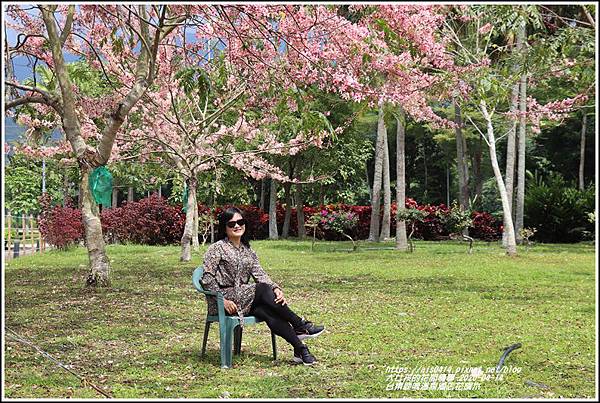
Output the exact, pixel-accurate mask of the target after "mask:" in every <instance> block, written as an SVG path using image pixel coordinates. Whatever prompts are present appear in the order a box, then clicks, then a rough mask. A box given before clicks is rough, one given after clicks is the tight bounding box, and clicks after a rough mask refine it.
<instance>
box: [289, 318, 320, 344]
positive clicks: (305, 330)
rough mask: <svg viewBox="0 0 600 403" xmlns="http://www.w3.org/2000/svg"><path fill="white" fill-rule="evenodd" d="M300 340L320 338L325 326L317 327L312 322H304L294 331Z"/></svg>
mask: <svg viewBox="0 0 600 403" xmlns="http://www.w3.org/2000/svg"><path fill="white" fill-rule="evenodd" d="M294 330H295V331H296V335H297V336H298V338H299V339H300V340H304V339H312V338H314V337H317V336H319V335H320V334H321V333H323V331H324V330H325V327H323V326H315V325H314V324H313V323H312V322H309V321H307V320H304V319H303V320H302V325H300V326H299V327H297V328H295V329H294Z"/></svg>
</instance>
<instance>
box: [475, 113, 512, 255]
mask: <svg viewBox="0 0 600 403" xmlns="http://www.w3.org/2000/svg"><path fill="white" fill-rule="evenodd" d="M481 110H482V112H483V117H484V118H485V120H486V123H487V137H488V138H487V141H488V146H489V148H490V160H491V162H492V169H493V170H494V176H495V177H496V183H497V184H498V190H499V191H500V198H501V199H502V214H503V215H504V222H505V223H506V225H507V227H508V228H507V229H508V231H507V233H506V253H507V254H508V255H509V256H516V255H517V243H516V239H515V230H514V227H513V221H512V214H511V211H510V205H509V203H508V195H507V194H506V186H505V185H504V179H503V178H502V172H500V167H499V165H498V157H497V156H496V138H495V135H494V127H493V125H492V118H491V117H490V115H489V114H488V111H487V107H486V104H485V101H481Z"/></svg>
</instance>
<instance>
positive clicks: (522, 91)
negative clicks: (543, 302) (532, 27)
mask: <svg viewBox="0 0 600 403" xmlns="http://www.w3.org/2000/svg"><path fill="white" fill-rule="evenodd" d="M525 29H526V28H525V25H524V24H523V25H521V27H520V29H519V33H518V35H520V36H521V38H522V40H523V42H525V38H526V35H527V32H526V31H525ZM519 112H520V115H521V118H520V121H519V156H518V172H517V211H516V226H515V237H516V239H517V242H519V243H521V241H522V239H521V236H520V235H519V231H520V230H521V229H522V228H523V213H524V207H525V145H526V142H525V140H526V134H527V122H526V120H525V113H526V112H527V74H526V73H523V74H522V75H521V80H520V84H519Z"/></svg>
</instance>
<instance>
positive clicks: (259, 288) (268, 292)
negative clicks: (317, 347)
mask: <svg viewBox="0 0 600 403" xmlns="http://www.w3.org/2000/svg"><path fill="white" fill-rule="evenodd" d="M250 314H251V315H254V316H256V317H257V318H259V319H262V320H264V321H265V322H267V326H269V328H270V329H271V330H272V331H273V333H275V334H276V335H278V336H281V337H283V338H284V339H285V340H286V341H287V342H288V343H290V344H291V345H292V346H294V347H300V346H301V345H302V341H300V339H299V338H298V336H297V335H296V332H295V331H294V327H298V326H299V325H300V324H301V323H302V318H300V317H299V316H298V315H296V314H295V313H294V312H293V311H292V310H291V309H290V308H289V307H288V306H287V305H282V304H277V303H275V293H274V292H273V289H272V288H271V286H270V285H268V284H265V283H258V284H256V291H255V294H254V301H252V306H251V307H250Z"/></svg>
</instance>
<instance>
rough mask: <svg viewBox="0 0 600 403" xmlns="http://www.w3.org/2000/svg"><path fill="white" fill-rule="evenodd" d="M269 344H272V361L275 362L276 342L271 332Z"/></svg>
mask: <svg viewBox="0 0 600 403" xmlns="http://www.w3.org/2000/svg"><path fill="white" fill-rule="evenodd" d="M271 344H273V361H277V340H276V339H275V333H273V332H271Z"/></svg>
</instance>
